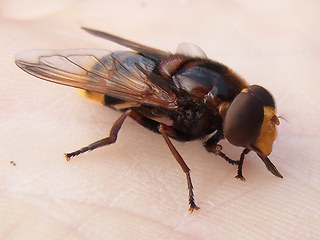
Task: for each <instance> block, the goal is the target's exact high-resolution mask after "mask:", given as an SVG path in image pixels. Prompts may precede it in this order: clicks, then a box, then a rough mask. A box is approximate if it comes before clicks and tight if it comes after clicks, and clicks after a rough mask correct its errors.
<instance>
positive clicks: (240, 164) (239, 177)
mask: <svg viewBox="0 0 320 240" xmlns="http://www.w3.org/2000/svg"><path fill="white" fill-rule="evenodd" d="M250 151H251V150H250V149H248V148H245V149H244V150H243V151H242V153H241V155H240V161H239V164H238V174H237V176H236V178H238V179H240V180H242V181H245V180H246V179H245V178H244V176H243V175H242V165H243V161H244V157H245V156H246V155H247V154H248V153H249V152H250Z"/></svg>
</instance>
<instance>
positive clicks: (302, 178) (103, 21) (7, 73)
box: [0, 0, 320, 239]
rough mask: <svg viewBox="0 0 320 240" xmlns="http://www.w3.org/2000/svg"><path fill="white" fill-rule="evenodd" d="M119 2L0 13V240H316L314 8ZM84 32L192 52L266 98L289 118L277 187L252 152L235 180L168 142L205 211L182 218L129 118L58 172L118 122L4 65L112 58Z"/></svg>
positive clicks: (172, 188) (151, 140)
mask: <svg viewBox="0 0 320 240" xmlns="http://www.w3.org/2000/svg"><path fill="white" fill-rule="evenodd" d="M168 3H169V1H168ZM123 4H126V6H127V7H126V8H125V7H124V5H123ZM123 4H119V3H116V2H112V4H111V2H110V3H109V4H106V3H105V2H103V1H100V2H99V1H93V0H92V1H90V0H89V1H83V2H73V1H68V2H67V1H61V2H59V1H55V2H53V1H52V2H50V1H48V2H47V3H44V2H43V1H39V2H37V1H32V2H30V3H28V1H25V2H20V1H19V4H18V1H11V0H10V1H2V2H1V6H0V9H1V11H0V36H1V38H0V48H1V54H0V63H1V68H0V71H1V81H0V84H1V85H0V109H1V115H0V120H1V123H0V126H1V127H0V141H1V148H0V156H1V157H0V169H1V170H0V194H1V196H0V226H1V228H0V239H132V238H133V236H134V238H135V239H164V238H165V239H319V238H320V231H319V230H320V229H319V228H320V227H319V218H320V215H319V209H320V200H319V199H320V198H319V197H320V187H319V186H320V184H319V183H320V179H319V170H320V161H319V159H318V156H319V133H320V131H319V130H320V129H319V123H318V120H319V104H318V103H319V100H320V99H319V98H320V97H319V80H320V79H319V76H320V72H319V67H318V64H319V61H318V60H319V56H320V49H319V44H318V43H319V40H320V37H319V33H318V32H319V31H316V28H317V27H318V23H319V20H318V12H319V7H320V6H319V3H318V2H316V1H313V2H311V3H310V4H304V1H295V3H292V1H281V3H280V2H279V1H271V2H270V1H268V2H257V3H253V2H252V1H247V2H246V1H232V2H229V3H227V2H225V1H217V2H212V1H204V2H203V3H202V4H197V3H196V2H188V1H173V2H172V1H170V4H169V5H166V4H165V3H161V4H157V3H156V1H155V2H150V3H149V2H143V1H124V2H123ZM168 6H170V7H168ZM163 13H166V14H163ZM191 16H192V17H191ZM81 26H87V27H91V28H95V29H99V30H103V31H107V32H110V33H113V34H117V35H120V36H122V37H125V38H128V39H131V40H135V41H137V42H141V43H144V44H147V45H150V46H152V47H157V48H160V49H163V50H171V51H174V49H175V47H176V46H177V44H178V43H179V42H182V41H187V42H193V43H196V44H197V45H199V46H200V47H201V48H203V49H204V50H205V52H206V54H207V55H208V57H209V58H213V59H217V60H219V61H221V62H223V63H224V64H226V65H228V66H229V67H231V68H232V69H234V70H235V71H236V72H238V73H240V74H241V75H242V76H243V77H244V78H245V79H246V81H248V82H249V83H251V84H259V85H262V86H264V87H265V88H267V89H269V90H270V92H272V94H273V95H274V97H275V98H276V104H277V107H278V115H280V116H281V117H283V118H284V119H286V120H283V119H280V122H281V123H280V125H279V126H278V136H277V139H276V141H275V144H274V148H273V152H272V153H271V155H270V156H269V157H270V159H271V161H272V162H273V163H274V164H275V166H277V169H278V170H279V171H280V172H281V174H282V175H283V176H284V178H283V179H280V178H276V177H274V176H273V175H272V174H271V173H269V172H268V171H267V170H266V168H265V166H264V164H263V163H262V162H261V160H260V159H259V158H258V156H256V155H255V154H253V153H251V154H248V156H247V157H246V160H245V162H244V167H243V174H244V177H245V178H246V182H241V181H239V180H237V179H235V178H234V176H235V175H236V170H237V169H236V167H235V166H231V165H229V164H228V163H226V162H225V161H224V160H223V159H221V158H219V157H217V156H215V155H213V154H210V153H207V152H206V151H205V149H204V148H203V147H202V145H201V142H200V141H195V142H189V143H178V142H176V141H173V144H174V145H175V146H176V148H177V149H178V151H179V152H180V154H181V155H182V157H183V158H184V160H185V161H186V163H187V164H188V165H189V167H190V168H191V170H192V171H191V177H192V180H193V184H194V188H195V190H194V191H195V199H196V203H197V204H198V205H199V207H200V208H201V209H200V210H199V211H195V212H193V213H192V214H189V212H188V211H187V209H188V205H187V189H186V188H187V187H186V181H185V175H184V173H183V172H182V171H181V169H180V167H179V166H178V164H177V163H176V161H175V160H174V158H173V156H172V155H171V153H170V151H169V149H168V148H167V146H166V144H165V142H164V140H163V139H162V137H161V135H157V134H154V133H151V132H150V131H148V130H147V129H144V128H143V127H141V126H139V125H138V124H137V123H135V122H134V121H133V120H131V119H129V120H127V121H126V122H125V123H124V125H123V128H122V129H121V130H120V133H119V138H118V142H117V143H116V144H114V145H112V146H109V147H104V148H101V149H98V150H96V151H94V152H91V153H87V154H84V155H82V156H79V157H77V158H74V159H71V161H70V162H66V161H65V160H64V157H63V153H64V152H69V151H73V150H76V149H78V148H80V147H83V146H85V145H87V144H89V143H92V142H94V141H96V140H99V139H101V138H103V137H105V136H106V134H107V133H108V132H109V129H110V128H111V126H112V124H113V122H114V121H115V120H116V119H117V118H118V117H119V116H120V114H119V113H118V112H116V111H113V110H109V109H106V108H105V107H104V106H102V105H99V104H96V103H94V102H90V101H87V100H86V99H85V98H83V97H81V96H80V95H79V94H77V91H76V90H75V89H73V88H69V87H63V86H59V85H56V84H52V83H48V82H45V81H42V80H39V79H36V78H34V77H32V76H30V75H28V74H26V73H24V72H23V71H22V70H20V69H19V68H18V67H17V66H15V64H14V63H13V61H14V55H15V54H16V53H17V52H20V51H23V50H27V49H35V48H50V49H51V48H52V49H61V48H108V49H112V50H116V49H120V47H119V46H115V45H114V44H112V43H109V42H107V41H104V40H102V39H98V38H95V37H93V36H90V35H89V34H87V33H85V32H84V31H82V30H81V29H80V27H81ZM222 145H223V147H224V152H225V153H226V154H227V155H228V156H230V157H232V158H234V159H235V158H238V157H239V156H240V152H241V150H242V149H240V148H236V147H232V146H230V145H229V144H227V143H226V142H222ZM10 161H14V162H15V163H16V166H13V165H12V164H11V163H10Z"/></svg>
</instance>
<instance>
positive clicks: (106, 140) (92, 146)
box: [64, 109, 132, 161]
mask: <svg viewBox="0 0 320 240" xmlns="http://www.w3.org/2000/svg"><path fill="white" fill-rule="evenodd" d="M131 112H132V110H131V109H129V110H127V111H126V112H124V113H123V114H122V115H121V116H120V117H119V118H118V120H117V121H116V122H115V123H114V124H113V126H112V128H111V130H110V134H109V137H107V138H104V139H101V140H99V141H96V142H94V143H91V144H90V145H88V146H86V147H83V148H81V149H79V150H77V151H74V152H71V153H65V154H64V155H65V157H66V159H67V161H69V160H70V158H71V157H74V156H77V155H79V154H81V153H84V152H87V151H92V150H94V149H96V148H99V147H102V146H106V145H109V144H112V143H114V142H115V141H116V140H117V136H118V132H119V130H120V128H121V126H122V124H123V122H124V120H126V118H127V117H128V116H129V115H130V114H131Z"/></svg>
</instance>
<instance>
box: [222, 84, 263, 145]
mask: <svg viewBox="0 0 320 240" xmlns="http://www.w3.org/2000/svg"><path fill="white" fill-rule="evenodd" d="M249 91H250V90H249ZM263 107H264V106H263V103H262V101H260V100H259V99H258V98H257V97H256V96H255V95H253V94H251V93H249V92H241V93H240V94H239V95H238V96H237V97H236V98H235V99H234V100H233V102H232V103H231V105H230V107H229V109H228V112H227V114H226V118H225V122H224V135H225V137H226V139H227V140H228V141H229V142H230V143H231V144H233V145H236V146H248V145H250V144H253V143H254V142H255V141H256V139H257V138H258V136H259V133H260V128H261V125H262V123H263V118H264V109H263Z"/></svg>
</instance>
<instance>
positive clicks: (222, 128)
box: [16, 28, 282, 212]
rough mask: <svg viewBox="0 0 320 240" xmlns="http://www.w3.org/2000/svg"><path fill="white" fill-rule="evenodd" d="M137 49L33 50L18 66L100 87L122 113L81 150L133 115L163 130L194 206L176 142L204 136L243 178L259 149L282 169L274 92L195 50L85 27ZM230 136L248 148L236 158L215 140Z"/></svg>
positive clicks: (207, 144)
mask: <svg viewBox="0 0 320 240" xmlns="http://www.w3.org/2000/svg"><path fill="white" fill-rule="evenodd" d="M83 29H84V30H85V31H87V32H89V33H90V34H93V35H95V36H97V37H101V38H104V39H107V40H109V41H112V42H115V43H117V44H119V45H122V46H124V47H127V48H130V49H131V50H132V51H114V52H111V51H107V50H96V49H71V50H29V51H26V52H22V53H21V54H20V55H18V56H17V57H16V64H17V65H18V66H19V67H20V68H21V69H22V70H24V71H26V72H27V73H29V74H31V75H33V76H36V77H38V78H41V79H44V80H47V81H51V82H54V83H59V84H63V85H67V86H71V87H75V88H80V89H84V90H86V91H87V92H88V93H89V94H90V93H98V94H101V96H103V100H104V103H105V105H107V106H108V107H111V108H113V109H117V110H119V111H121V112H122V115H121V116H120V117H119V118H118V120H116V122H115V123H114V124H113V126H112V127H111V130H110V134H109V136H108V137H106V138H103V139H102V140H99V141H97V142H94V143H92V144H90V145H88V146H86V147H83V148H81V149H79V150H77V151H74V152H70V153H66V154H65V157H66V158H67V160H69V159H70V158H72V157H75V156H77V155H79V154H82V153H84V152H87V151H92V150H94V149H96V148H99V147H102V146H105V145H109V144H112V143H115V142H116V140H117V135H118V132H119V130H120V128H121V126H122V124H123V122H124V121H125V120H126V118H128V117H131V118H132V119H134V120H135V121H137V122H138V123H139V124H141V125H142V126H144V127H146V128H148V129H150V130H152V131H154V132H156V133H160V134H161V135H162V137H163V139H164V140H165V142H166V144H167V145H168V147H169V149H170V151H171V152H172V154H173V156H174V158H175V159H176V160H177V162H178V163H179V165H180V166H181V168H182V170H183V171H184V172H185V174H186V178H187V185H188V193H189V206H190V208H189V210H190V211H191V212H192V211H193V210H197V209H199V207H198V206H197V205H196V203H195V200H194V193H193V185H192V182H191V176H190V169H189V167H188V165H187V164H186V163H185V161H184V160H183V158H182V157H181V155H180V154H179V152H178V151H177V150H176V148H175V147H174V145H173V144H172V142H171V140H170V139H171V138H172V139H176V140H178V141H192V140H196V139H201V140H202V141H203V142H204V147H205V149H206V150H207V151H209V152H212V153H214V154H216V155H219V156H220V157H222V158H223V159H225V160H226V161H227V162H228V163H230V164H233V165H237V166H238V172H237V176H236V178H239V179H241V180H245V178H244V177H243V175H242V166H243V162H244V158H245V155H246V154H248V153H249V152H250V151H254V152H255V153H256V154H257V155H258V157H259V158H260V159H261V160H262V161H263V162H264V163H265V165H266V167H267V169H268V170H269V171H270V172H271V173H272V174H274V175H275V176H277V177H280V178H282V175H281V174H280V173H279V171H278V170H277V169H276V167H275V166H274V165H273V164H272V162H271V161H270V160H269V158H268V157H267V156H268V155H269V154H270V153H271V151H272V145H273V142H274V140H275V137H276V126H277V125H279V119H278V117H277V115H276V108H275V102H274V99H273V97H272V95H271V94H270V93H269V92H268V91H267V90H266V89H265V88H263V87H261V86H258V85H248V84H247V83H246V82H245V81H244V80H243V79H242V78H241V77H240V76H238V75H237V74H236V73H235V72H233V71H232V70H231V69H230V68H228V67H227V66H225V65H223V64H221V63H219V62H217V61H213V60H210V59H208V58H207V57H206V56H205V54H204V53H203V52H202V51H201V50H200V49H197V48H195V51H194V52H196V54H188V53H180V52H177V53H176V54H172V53H169V52H165V51H161V50H158V49H155V48H151V47H148V46H145V45H142V44H139V43H136V42H133V41H129V40H126V39H123V38H121V37H117V36H115V35H112V34H109V33H105V32H101V31H97V30H93V29H89V28H83ZM222 139H226V140H227V141H228V142H229V143H231V144H232V145H235V146H238V147H242V148H244V150H243V152H242V153H241V155H240V158H239V160H232V159H230V158H229V157H228V156H227V155H226V154H225V153H224V152H222V146H221V145H220V144H218V143H219V142H220V140H222Z"/></svg>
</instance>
